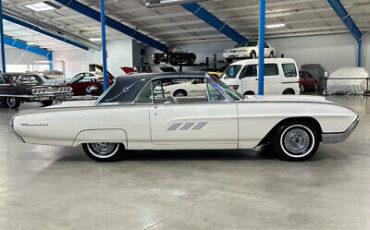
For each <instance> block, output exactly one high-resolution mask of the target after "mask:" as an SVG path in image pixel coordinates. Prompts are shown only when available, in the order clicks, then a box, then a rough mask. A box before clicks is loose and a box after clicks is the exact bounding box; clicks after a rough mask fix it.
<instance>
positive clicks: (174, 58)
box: [153, 48, 197, 65]
mask: <svg viewBox="0 0 370 230" xmlns="http://www.w3.org/2000/svg"><path fill="white" fill-rule="evenodd" d="M196 59H197V56H196V55H195V54H194V53H188V52H184V51H182V49H181V48H175V49H173V50H172V51H167V52H164V53H155V54H153V62H154V64H159V63H161V62H165V63H170V64H171V65H179V64H180V63H181V64H185V65H193V64H194V62H195V60H196Z"/></svg>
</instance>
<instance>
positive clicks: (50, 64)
mask: <svg viewBox="0 0 370 230" xmlns="http://www.w3.org/2000/svg"><path fill="white" fill-rule="evenodd" d="M47 58H48V61H52V60H53V52H52V51H51V50H50V51H49V53H48V54H47ZM49 70H53V63H51V62H50V63H49Z"/></svg>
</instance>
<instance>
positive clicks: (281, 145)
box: [272, 122, 320, 161]
mask: <svg viewBox="0 0 370 230" xmlns="http://www.w3.org/2000/svg"><path fill="white" fill-rule="evenodd" d="M272 144H273V147H274V151H275V152H276V154H277V155H278V157H279V158H280V159H281V160H288V161H304V160H308V159H309V158H311V157H313V155H315V153H316V151H317V149H318V148H319V144H320V140H319V137H318V134H317V132H316V130H315V129H314V128H312V127H311V126H310V125H309V124H307V123H305V122H288V123H286V124H283V125H282V126H280V128H279V129H278V130H277V132H276V133H275V135H274V137H273V142H272Z"/></svg>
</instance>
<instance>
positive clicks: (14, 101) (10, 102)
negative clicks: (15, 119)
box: [5, 97, 21, 109]
mask: <svg viewBox="0 0 370 230" xmlns="http://www.w3.org/2000/svg"><path fill="white" fill-rule="evenodd" d="M20 104H21V101H20V100H19V99H18V98H16V97H7V98H6V103H5V105H6V106H8V107H9V108H11V109H16V108H18V107H19V105H20Z"/></svg>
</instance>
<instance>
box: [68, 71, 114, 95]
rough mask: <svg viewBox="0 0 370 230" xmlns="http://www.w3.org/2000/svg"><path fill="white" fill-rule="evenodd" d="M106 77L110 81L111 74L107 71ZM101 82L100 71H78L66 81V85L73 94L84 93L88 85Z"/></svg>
mask: <svg viewBox="0 0 370 230" xmlns="http://www.w3.org/2000/svg"><path fill="white" fill-rule="evenodd" d="M108 79H109V81H111V80H112V79H113V76H112V75H111V74H110V73H108ZM101 82H103V74H102V73H94V72H86V73H79V74H77V75H76V76H74V77H73V78H72V79H71V80H69V81H68V82H67V85H68V86H70V87H71V88H72V89H73V95H74V96H84V95H86V89H87V88H88V87H90V86H93V85H96V84H98V83H101Z"/></svg>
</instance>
